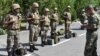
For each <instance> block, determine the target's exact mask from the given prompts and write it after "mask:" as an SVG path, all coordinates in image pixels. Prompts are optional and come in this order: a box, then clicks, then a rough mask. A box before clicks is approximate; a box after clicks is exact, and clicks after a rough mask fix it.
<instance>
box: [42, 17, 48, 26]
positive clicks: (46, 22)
mask: <svg viewBox="0 0 100 56" xmlns="http://www.w3.org/2000/svg"><path fill="white" fill-rule="evenodd" d="M43 20H44V22H43V25H44V26H49V25H50V18H49V15H47V16H45V15H44V16H43Z"/></svg>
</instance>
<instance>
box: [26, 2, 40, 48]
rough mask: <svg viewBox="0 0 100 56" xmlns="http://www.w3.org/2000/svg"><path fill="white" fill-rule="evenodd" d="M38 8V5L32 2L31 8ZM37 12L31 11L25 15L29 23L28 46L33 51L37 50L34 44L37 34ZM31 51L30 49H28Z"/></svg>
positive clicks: (38, 17)
mask: <svg viewBox="0 0 100 56" xmlns="http://www.w3.org/2000/svg"><path fill="white" fill-rule="evenodd" d="M36 7H37V8H38V7H39V5H38V3H36V2H34V3H33V8H36ZM39 19H40V16H39V12H38V10H37V9H36V10H33V11H32V12H29V13H28V15H27V20H28V23H29V44H30V46H32V49H33V50H38V49H37V48H35V46H34V44H35V42H36V41H37V38H38V34H39V32H38V31H39ZM30 50H31V47H30Z"/></svg>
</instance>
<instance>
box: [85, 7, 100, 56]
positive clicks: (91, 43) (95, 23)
mask: <svg viewBox="0 0 100 56" xmlns="http://www.w3.org/2000/svg"><path fill="white" fill-rule="evenodd" d="M91 8H93V7H90V6H88V7H87V10H89V9H91ZM99 22H100V20H99V17H98V15H97V14H96V13H93V14H92V15H90V16H88V24H87V26H85V27H86V28H87V32H86V45H85V51H84V56H97V39H98V34H97V30H98V28H99Z"/></svg>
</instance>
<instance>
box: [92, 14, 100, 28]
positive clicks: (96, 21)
mask: <svg viewBox="0 0 100 56" xmlns="http://www.w3.org/2000/svg"><path fill="white" fill-rule="evenodd" d="M99 23H100V20H99V18H98V17H97V16H93V17H92V20H91V26H92V27H93V28H98V27H99Z"/></svg>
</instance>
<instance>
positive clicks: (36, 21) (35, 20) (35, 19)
mask: <svg viewBox="0 0 100 56" xmlns="http://www.w3.org/2000/svg"><path fill="white" fill-rule="evenodd" d="M31 17H32V20H31V21H30V23H32V24H39V19H40V18H39V14H38V13H37V12H35V13H31Z"/></svg>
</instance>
